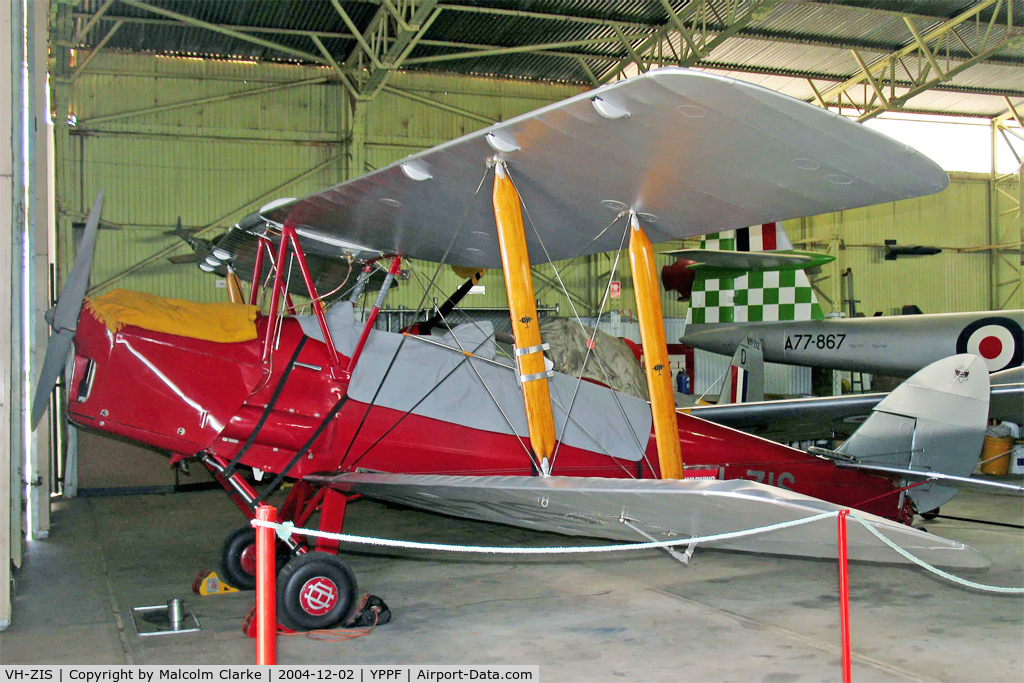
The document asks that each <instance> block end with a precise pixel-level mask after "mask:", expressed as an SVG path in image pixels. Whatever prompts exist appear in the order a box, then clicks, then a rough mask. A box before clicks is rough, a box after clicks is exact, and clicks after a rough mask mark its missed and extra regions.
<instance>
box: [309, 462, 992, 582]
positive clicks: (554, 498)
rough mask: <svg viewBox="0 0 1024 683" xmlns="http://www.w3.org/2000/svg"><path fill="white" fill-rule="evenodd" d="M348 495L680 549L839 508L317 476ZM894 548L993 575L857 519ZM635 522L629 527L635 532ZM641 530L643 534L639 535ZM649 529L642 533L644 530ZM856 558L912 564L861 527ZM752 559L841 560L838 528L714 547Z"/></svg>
mask: <svg viewBox="0 0 1024 683" xmlns="http://www.w3.org/2000/svg"><path fill="white" fill-rule="evenodd" d="M309 479H310V480H312V481H315V482H317V483H321V484H326V485H328V486H331V487H332V488H335V489H338V490H340V491H343V492H345V493H358V494H362V495H364V496H367V497H368V498H376V499H379V500H384V501H388V502H391V503H398V504H401V505H408V506H410V507H415V508H420V509H423V510H428V511H430V512H437V513H441V514H446V515H451V516H454V517H464V518H467V519H476V520H481V521H487V522H496V523H499V524H509V525H512V526H519V527H524V528H527V529H534V530H537V531H551V532H555V533H560V534H567V535H570V536H589V537H593V538H604V539H609V540H615V541H627V542H628V541H638V542H643V541H648V540H650V538H651V537H653V538H654V539H655V540H659V541H661V540H677V539H681V538H687V537H696V536H704V535H710V534H719V533H725V532H731V531H741V530H745V529H750V528H754V527H758V526H766V525H770V524H776V523H779V522H786V521H792V520H796V519H800V518H803V517H810V516H812V515H816V514H820V513H822V512H827V511H831V510H840V509H842V508H840V507H839V506H836V505H833V504H831V503H826V502H825V501H822V500H818V499H817V498H811V497H809V496H804V495H801V494H799V493H795V492H793V491H788V490H785V489H780V488H776V487H774V486H767V485H764V484H759V483H757V482H753V481H746V480H740V479H733V480H728V481H718V480H698V479H690V480H678V479H671V480H662V479H599V478H593V477H487V476H484V477H467V476H443V475H408V474H380V473H353V474H342V475H337V476H325V477H309ZM858 514H860V515H861V516H862V517H864V518H866V519H867V520H868V521H869V522H870V523H871V525H872V526H874V527H875V528H876V529H878V530H879V531H881V532H882V533H883V534H884V535H885V536H886V537H888V538H889V539H890V540H892V541H894V542H895V543H897V544H898V545H899V546H900V547H902V548H904V549H906V550H907V551H909V552H910V553H912V554H914V555H916V556H918V557H920V558H921V559H923V560H925V561H926V562H930V563H932V564H940V565H943V566H948V567H971V568H977V567H986V566H988V565H989V560H988V558H987V557H985V556H984V555H982V554H981V553H979V552H977V551H975V550H972V549H971V548H969V547H967V546H965V545H963V544H962V543H959V542H956V541H950V540H947V539H944V538H939V537H938V536H933V535H932V534H929V533H926V532H923V531H918V530H917V529H914V528H912V527H908V526H906V525H904V524H898V523H896V522H892V521H889V520H886V519H883V518H881V517H877V516H875V515H869V514H867V513H858ZM626 522H628V524H627V523H626ZM633 527H635V528H633ZM637 529H639V530H642V532H643V533H640V531H637ZM848 542H849V551H850V558H851V559H855V560H866V561H873V562H902V561H905V560H903V558H902V557H901V556H899V555H897V554H896V553H895V552H893V551H892V550H891V549H890V548H888V547H887V546H885V545H884V544H882V543H881V542H880V541H879V540H878V539H876V538H875V537H874V536H873V535H872V534H870V533H869V532H868V531H867V530H866V529H864V528H863V527H862V526H861V525H860V524H858V523H856V522H851V523H850V524H849V531H848ZM713 547H716V548H723V549H730V550H744V551H751V552H760V553H769V554H779V555H798V556H803V557H832V558H834V557H836V526H835V523H834V522H832V521H831V520H829V521H828V522H815V523H812V524H805V525H801V526H796V527H789V528H786V529H782V530H779V531H774V532H771V533H770V534H763V535H757V536H747V537H743V538H739V539H733V540H730V541H725V542H721V543H716V544H714V546H713Z"/></svg>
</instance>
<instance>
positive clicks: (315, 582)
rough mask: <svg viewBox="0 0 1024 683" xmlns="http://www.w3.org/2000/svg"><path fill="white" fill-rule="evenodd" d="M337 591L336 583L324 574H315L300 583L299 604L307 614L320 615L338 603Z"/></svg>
mask: <svg viewBox="0 0 1024 683" xmlns="http://www.w3.org/2000/svg"><path fill="white" fill-rule="evenodd" d="M339 593H340V591H339V590H338V586H337V584H335V583H334V582H333V581H331V580H330V579H328V578H327V577H326V576H315V577H313V578H312V579H310V580H309V581H307V582H306V583H304V584H303V585H302V590H301V591H299V604H300V605H301V606H302V609H303V610H304V611H305V612H306V613H307V614H310V615H312V616H314V617H320V616H323V615H325V614H327V613H328V612H330V611H331V610H332V609H334V606H335V605H337V604H338V595H339Z"/></svg>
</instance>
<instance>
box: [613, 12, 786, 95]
mask: <svg viewBox="0 0 1024 683" xmlns="http://www.w3.org/2000/svg"><path fill="white" fill-rule="evenodd" d="M768 4H770V0H740V1H738V2H735V3H730V4H729V7H728V9H729V12H728V13H727V14H726V17H725V18H723V17H722V16H721V15H719V14H718V12H717V11H716V10H715V8H714V6H713V5H712V4H711V3H710V2H709V1H708V0H695V1H694V2H690V3H689V4H687V5H686V6H685V7H684V8H683V9H682V10H681V11H679V12H675V11H674V10H673V9H672V6H671V5H670V4H668V2H666V0H662V5H663V8H664V9H665V10H666V12H667V14H668V20H667V21H666V23H665V24H664V25H662V26H660V27H658V29H657V31H656V32H655V33H654V34H653V35H651V36H650V37H649V38H648V39H647V40H645V41H644V42H643V43H642V44H641V45H640V46H639V47H638V48H636V50H635V52H637V53H639V54H640V55H644V54H645V53H647V52H651V53H652V55H653V53H654V51H655V50H657V49H658V48H659V47H660V46H661V45H662V43H663V42H665V41H669V43H670V44H671V41H670V40H669V34H670V33H671V31H672V30H675V31H677V32H679V33H680V35H681V40H682V41H683V42H685V43H686V45H687V47H689V48H690V49H689V51H688V52H687V53H686V54H685V55H684V56H681V58H679V59H672V60H669V59H666V58H665V57H664V51H663V50H662V52H661V54H660V55H659V56H658V57H657V58H656V59H654V60H652V61H658V62H659V63H663V64H664V63H673V64H676V65H678V66H696V65H698V64H699V63H700V61H701V60H702V59H703V58H704V57H705V56H707V55H708V54H710V53H711V51H712V50H714V49H715V48H716V47H718V46H719V45H721V44H722V43H724V42H725V41H726V40H728V39H729V38H731V37H732V36H734V35H736V34H737V33H738V32H740V31H741V30H743V29H744V28H746V27H747V25H749V24H750V22H751V21H753V20H754V16H755V15H756V14H758V13H759V11H760V10H761V9H762V7H764V6H767V5H768ZM741 6H742V7H741ZM709 12H710V13H711V14H712V15H714V18H715V20H716V22H717V23H715V22H709V21H708V17H709V14H708V13H709ZM680 27H682V30H680ZM632 59H633V56H632V54H630V55H627V56H626V57H624V58H622V59H620V60H619V62H618V64H616V65H615V66H614V67H613V68H612V69H611V70H610V71H607V72H605V74H604V76H603V77H602V78H601V82H602V83H607V82H608V81H610V80H612V79H613V78H615V77H616V76H617V75H619V74H620V73H621V72H622V70H623V69H624V68H626V65H627V64H629V62H630V61H631V60H632Z"/></svg>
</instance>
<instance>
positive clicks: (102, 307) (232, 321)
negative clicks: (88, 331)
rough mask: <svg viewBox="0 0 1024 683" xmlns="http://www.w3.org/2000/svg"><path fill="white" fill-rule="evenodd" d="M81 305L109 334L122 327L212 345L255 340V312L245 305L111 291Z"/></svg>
mask: <svg viewBox="0 0 1024 683" xmlns="http://www.w3.org/2000/svg"><path fill="white" fill-rule="evenodd" d="M85 305H86V308H88V310H89V312H90V313H92V314H93V315H94V316H96V319H97V320H99V321H100V322H101V323H103V324H104V325H106V326H107V329H108V330H110V331H111V332H117V331H118V330H120V329H121V328H122V327H124V326H125V325H135V326H137V327H141V328H143V329H147V330H153V331H154V332H166V333H167V334H176V335H179V336H182V337H192V338H193V339H205V340H206V341H212V342H222V343H229V342H243V341H249V340H250V339H255V338H256V311H257V309H256V307H255V306H248V305H246V304H232V303H216V304H199V303H195V302H193V301H185V300H184V299H168V298H166V297H162V296H156V295H154V294H145V293H143V292H133V291H129V290H127V289H115V290H113V291H110V292H107V293H106V294H103V295H102V296H97V297H94V298H91V299H86V300H85Z"/></svg>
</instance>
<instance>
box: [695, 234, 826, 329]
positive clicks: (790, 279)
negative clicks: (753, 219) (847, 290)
mask: <svg viewBox="0 0 1024 683" xmlns="http://www.w3.org/2000/svg"><path fill="white" fill-rule="evenodd" d="M700 248H701V249H718V250H721V251H777V250H787V249H792V248H793V245H792V243H791V242H790V241H789V237H787V236H786V232H785V231H784V230H783V229H782V226H781V225H778V224H776V223H766V224H764V225H757V226H753V227H749V228H741V229H739V230H727V231H725V232H716V233H711V234H709V235H705V236H704V237H703V238H702V239H701V243H700ZM824 317H825V314H824V312H822V310H821V305H820V304H819V303H818V299H817V297H816V296H814V290H813V289H812V288H811V282H810V280H808V279H807V273H806V272H804V271H802V270H786V271H778V270H765V271H750V272H748V273H747V274H745V275H742V276H740V277H735V278H710V277H706V276H703V275H702V274H701V272H700V271H697V276H696V279H695V280H694V282H693V294H692V295H691V297H690V308H689V310H688V311H687V312H686V323H687V325H689V324H691V323H692V324H695V325H700V324H705V323H747V322H749V323H754V322H776V321H789V320H822V319H824Z"/></svg>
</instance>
